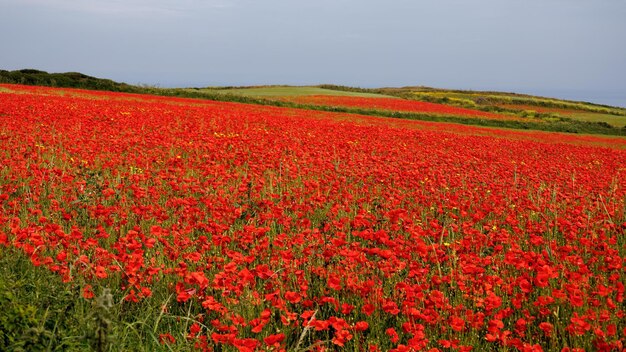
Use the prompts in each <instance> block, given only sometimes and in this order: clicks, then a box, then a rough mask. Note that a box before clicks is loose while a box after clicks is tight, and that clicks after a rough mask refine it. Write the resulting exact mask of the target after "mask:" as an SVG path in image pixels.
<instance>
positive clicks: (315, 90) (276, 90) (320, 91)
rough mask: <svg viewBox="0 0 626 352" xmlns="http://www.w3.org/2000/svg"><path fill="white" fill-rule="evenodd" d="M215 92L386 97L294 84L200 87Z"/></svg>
mask: <svg viewBox="0 0 626 352" xmlns="http://www.w3.org/2000/svg"><path fill="white" fill-rule="evenodd" d="M200 90H201V91H203V90H206V91H209V92H213V93H225V94H236V95H244V96H250V97H281V96H283V97H284V96H301V95H334V96H355V97H371V98H385V97H388V96H386V95H382V94H374V93H359V92H347V91H339V90H331V89H324V88H319V87H311V86H304V87H294V86H267V87H249V88H247V87H246V88H232V89H221V88H206V89H200Z"/></svg>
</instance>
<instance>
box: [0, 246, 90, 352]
mask: <svg viewBox="0 0 626 352" xmlns="http://www.w3.org/2000/svg"><path fill="white" fill-rule="evenodd" d="M78 296H79V295H78V292H77V291H75V290H74V289H72V288H68V286H66V285H64V284H63V282H61V280H60V278H59V277H56V276H55V275H54V274H52V273H49V272H47V271H45V270H41V269H38V268H35V267H33V266H32V264H31V263H30V262H29V261H28V260H26V259H25V258H24V257H23V256H22V255H19V254H17V253H15V252H13V251H12V250H9V249H6V248H0V307H2V311H1V312H0V350H1V351H59V350H73V351H80V350H84V349H85V348H86V347H87V346H86V344H85V342H84V341H82V339H81V338H80V337H81V336H82V335H83V328H84V319H83V317H82V312H81V307H80V303H81V302H80V301H79V300H77V297H78Z"/></svg>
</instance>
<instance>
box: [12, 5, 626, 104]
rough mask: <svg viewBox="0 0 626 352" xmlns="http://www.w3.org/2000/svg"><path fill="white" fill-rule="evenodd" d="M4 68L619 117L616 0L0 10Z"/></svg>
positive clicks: (620, 55)
mask: <svg viewBox="0 0 626 352" xmlns="http://www.w3.org/2000/svg"><path fill="white" fill-rule="evenodd" d="M0 38H1V39H2V40H1V41H0V68H1V69H11V70H12V69H20V68H37V69H42V70H46V71H50V72H65V71H80V72H83V73H86V74H89V75H93V76H97V77H106V78H111V79H114V80H118V81H125V82H128V83H145V84H158V85H160V86H207V85H253V84H298V85H304V84H318V83H336V84H345V85H351V86H363V87H376V86H403V85H427V86H434V87H442V88H462V89H491V90H506V91H516V92H527V93H536V94H544V95H550V96H558V97H563V98H571V99H581V100H588V101H594V102H599V103H606V104H612V105H621V106H626V44H624V43H625V42H626V0H473V1H470V0H411V1H410V0H388V1H372V0H360V1H357V0H315V1H312V0H311V1H303V0H264V1H259V0H0Z"/></svg>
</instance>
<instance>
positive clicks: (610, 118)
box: [567, 112, 626, 127]
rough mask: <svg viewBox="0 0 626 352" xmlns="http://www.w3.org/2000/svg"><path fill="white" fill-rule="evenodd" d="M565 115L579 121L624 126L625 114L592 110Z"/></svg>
mask: <svg viewBox="0 0 626 352" xmlns="http://www.w3.org/2000/svg"><path fill="white" fill-rule="evenodd" d="M567 117H570V118H572V119H574V120H579V121H589V122H606V123H608V124H610V125H612V126H615V127H626V116H616V115H610V114H600V113H594V112H576V113H573V114H569V115H567Z"/></svg>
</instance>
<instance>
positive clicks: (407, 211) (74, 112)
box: [0, 85, 626, 351]
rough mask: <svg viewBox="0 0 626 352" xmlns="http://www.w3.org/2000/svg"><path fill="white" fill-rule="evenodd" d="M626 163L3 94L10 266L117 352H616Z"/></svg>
mask: <svg viewBox="0 0 626 352" xmlns="http://www.w3.org/2000/svg"><path fill="white" fill-rule="evenodd" d="M625 146H626V142H625V139H620V138H609V137H594V136H580V137H579V136H575V135H565V134H556V133H544V132H525V131H506V130H496V129H490V128H480V127H471V126H462V125H454V124H444V123H433V122H421V121H407V120H390V119H384V118H376V117H366V116H358V115H348V114H334V113H327V112H319V111H307V110H295V109H286V108H277V107H267V106H256V105H245V104H236V103H224V102H212V101H202V100H190V99H175V98H158V97H151V96H139V95H130V94H114V93H92V92H87V91H76V90H69V89H66V90H56V89H52V88H38V87H35V88H32V87H24V86H17V85H4V86H1V87H0V165H2V168H1V169H0V256H7V255H15V256H18V255H22V256H26V257H27V258H29V260H30V262H31V263H32V265H33V266H35V267H38V270H41V271H49V272H53V273H55V275H58V277H60V278H62V280H63V281H64V282H65V285H67V286H68V287H78V288H79V289H80V297H78V296H77V297H75V300H76V301H77V302H78V301H80V302H83V303H84V302H87V303H89V302H92V301H94V302H95V301H96V300H97V299H98V298H99V297H101V296H102V292H109V291H107V290H105V289H110V292H111V295H112V296H111V302H110V305H109V306H111V307H112V308H111V309H112V311H115V312H116V313H115V314H114V315H113V316H112V317H111V322H110V323H111V324H112V325H113V326H114V327H113V328H112V329H113V330H115V329H116V328H115V326H117V329H119V330H124V329H127V330H128V329H129V327H132V328H133V331H136V332H137V333H136V334H135V335H136V336H132V338H133V339H134V342H129V340H123V339H121V337H120V336H122V334H121V333H119V331H118V334H117V335H115V334H112V337H111V338H112V339H113V341H111V342H110V345H109V346H108V347H107V348H108V349H107V350H124V349H126V350H128V349H129V348H130V349H133V348H134V349H137V346H144V348H145V349H146V350H154V349H162V350H196V349H197V350H209V351H210V350H215V351H221V350H237V349H238V350H240V351H253V350H276V351H279V350H289V351H294V350H300V351H305V350H307V351H311V350H320V351H322V350H349V351H376V350H380V351H387V350H394V351H417V350H432V351H469V350H472V349H473V350H475V351H480V350H520V351H542V350H544V351H583V350H599V351H611V350H616V351H617V350H621V349H623V348H624V345H625V343H626V338H625V336H626V317H625V316H624V315H625V314H626V312H625V310H624V309H625V303H624V291H625V288H624V284H625V279H626V278H625V275H624V266H625V265H626V259H625V258H626V234H625V232H626V214H625V211H626V150H624V147H625ZM32 284H33V285H37V283H36V282H33V283H32ZM103 290H104V291H103ZM72 309H73V308H72ZM68 310H69V308H68ZM1 315H2V313H0V317H1ZM142 317H143V318H142ZM0 322H2V319H0ZM116 324H117V325H116ZM115 336H117V338H118V339H117V340H115ZM127 338H128V339H130V338H131V337H127ZM0 342H1V339H0ZM129 346H131V347H129ZM132 346H134V347H132Z"/></svg>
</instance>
